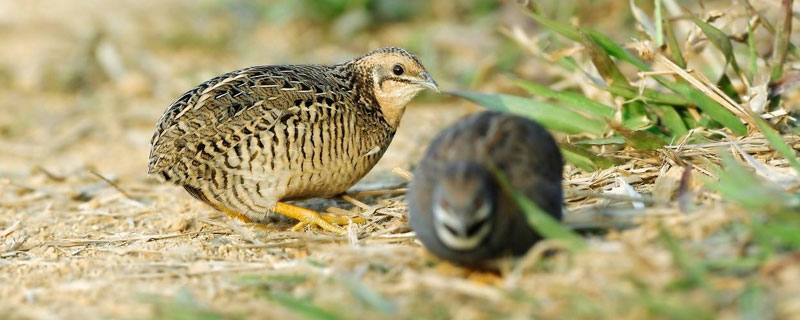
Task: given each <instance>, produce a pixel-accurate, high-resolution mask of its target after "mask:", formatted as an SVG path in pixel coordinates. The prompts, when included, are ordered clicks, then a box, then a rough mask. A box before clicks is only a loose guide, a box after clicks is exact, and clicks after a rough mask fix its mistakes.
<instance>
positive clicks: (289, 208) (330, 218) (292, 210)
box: [272, 202, 366, 234]
mask: <svg viewBox="0 0 800 320" xmlns="http://www.w3.org/2000/svg"><path fill="white" fill-rule="evenodd" d="M272 211H275V213H278V214H282V215H284V216H287V217H290V218H295V219H297V220H299V221H300V222H299V223H297V224H296V225H295V226H294V227H292V230H293V231H297V230H300V229H302V228H303V227H305V226H307V225H313V226H318V227H320V228H322V229H324V230H327V231H330V232H333V233H338V234H343V233H345V232H346V230H345V229H343V228H341V227H339V226H336V225H334V224H339V225H345V224H350V222H351V221H352V222H354V223H364V222H366V220H365V219H364V218H352V219H348V218H347V217H342V216H334V215H330V214H324V215H320V214H319V213H317V212H316V211H314V210H311V209H306V208H302V207H298V206H293V205H290V204H287V203H283V202H278V203H277V204H276V205H275V207H274V208H272Z"/></svg>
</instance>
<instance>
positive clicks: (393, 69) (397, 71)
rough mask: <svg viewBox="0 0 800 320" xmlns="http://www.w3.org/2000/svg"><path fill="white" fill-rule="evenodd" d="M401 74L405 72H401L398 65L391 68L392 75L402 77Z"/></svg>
mask: <svg viewBox="0 0 800 320" xmlns="http://www.w3.org/2000/svg"><path fill="white" fill-rule="evenodd" d="M403 72H405V70H403V66H401V65H399V64H396V65H394V67H392V73H394V75H396V76H400V75H403Z"/></svg>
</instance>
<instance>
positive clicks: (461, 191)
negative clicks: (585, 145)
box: [408, 112, 563, 267]
mask: <svg viewBox="0 0 800 320" xmlns="http://www.w3.org/2000/svg"><path fill="white" fill-rule="evenodd" d="M492 166H494V167H495V168H496V169H497V170H499V171H500V172H503V173H504V174H505V176H506V177H507V178H508V182H509V184H510V185H511V186H512V187H513V188H515V189H516V190H518V191H519V192H520V193H522V194H523V195H525V196H527V197H528V198H529V199H531V200H532V201H533V202H534V203H536V205H537V206H538V207H539V208H540V209H542V211H544V212H546V213H548V214H550V215H551V216H552V217H554V218H556V219H558V220H561V216H562V214H561V207H562V203H563V191H562V186H561V182H562V170H563V161H562V159H561V153H560V151H559V149H558V146H557V145H556V142H555V140H554V139H553V137H552V136H551V135H550V133H548V132H547V130H545V129H544V128H543V127H541V126H540V125H539V124H537V123H536V122H534V121H532V120H529V119H526V118H522V117H519V116H515V115H511V114H504V113H498V112H481V113H477V114H473V115H469V116H467V117H465V118H463V119H461V120H460V121H458V122H457V123H455V124H454V125H452V126H451V127H449V128H447V129H445V130H444V131H442V132H440V133H439V134H438V135H437V136H436V138H434V140H433V142H432V143H431V144H430V146H429V147H428V150H427V152H426V153H425V156H424V157H423V159H422V161H420V163H419V164H418V165H417V167H416V169H415V170H414V179H413V181H412V182H411V186H410V190H409V194H408V205H409V220H410V222H411V228H412V229H413V230H414V231H415V232H416V234H417V238H419V240H420V241H422V244H423V245H424V246H425V247H426V248H427V249H428V250H430V251H431V252H432V253H433V254H434V255H436V256H438V257H439V258H442V259H445V260H449V261H451V262H454V263H456V264H461V265H466V266H475V267H486V266H487V265H488V264H489V263H491V262H492V261H494V260H496V258H501V257H503V256H507V255H513V256H518V255H522V254H524V253H525V252H526V251H527V250H528V249H529V248H530V247H531V246H532V245H533V244H534V243H535V242H536V241H538V240H539V239H540V236H539V235H538V234H537V233H536V232H535V231H534V230H533V229H532V228H531V227H530V226H529V224H528V222H527V219H526V217H525V214H524V213H523V212H522V210H521V209H520V207H519V206H518V205H517V204H516V201H515V200H514V199H513V198H512V196H511V195H510V194H509V193H507V192H505V191H504V190H503V189H502V188H501V186H500V184H499V182H498V180H497V178H496V176H495V174H494V172H493V171H492V169H491V168H492Z"/></svg>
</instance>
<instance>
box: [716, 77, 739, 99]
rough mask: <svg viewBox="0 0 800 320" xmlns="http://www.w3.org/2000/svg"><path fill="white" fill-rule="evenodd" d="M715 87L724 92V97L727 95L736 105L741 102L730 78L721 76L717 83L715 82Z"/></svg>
mask: <svg viewBox="0 0 800 320" xmlns="http://www.w3.org/2000/svg"><path fill="white" fill-rule="evenodd" d="M717 87H718V88H720V90H722V92H724V93H725V94H726V95H728V97H731V99H733V101H736V102H737V103H741V102H742V98H741V97H739V92H737V91H736V88H735V87H734V86H733V83H732V82H731V78H728V75H727V74H724V73H723V74H722V77H721V78H719V81H717Z"/></svg>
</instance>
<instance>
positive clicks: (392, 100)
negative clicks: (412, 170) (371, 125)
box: [353, 47, 439, 127]
mask: <svg viewBox="0 0 800 320" xmlns="http://www.w3.org/2000/svg"><path fill="white" fill-rule="evenodd" d="M353 62H354V64H355V72H356V73H357V74H356V78H357V79H359V81H361V82H363V85H364V86H365V87H366V88H368V89H371V90H372V93H373V94H374V96H375V99H376V100H377V102H378V104H379V105H380V107H381V111H382V112H383V114H384V116H385V117H386V119H387V120H388V121H389V123H390V124H392V125H393V126H395V127H396V126H397V125H398V124H399V122H400V118H401V117H402V115H403V111H404V110H405V107H406V105H407V104H408V103H409V102H410V101H411V99H413V98H414V97H415V96H416V95H417V94H418V93H419V92H420V91H422V90H424V89H433V90H436V91H437V92H438V91H439V85H437V84H436V81H434V80H433V78H431V76H430V75H429V74H428V71H426V70H425V66H423V65H422V62H420V61H419V59H418V58H417V57H416V56H414V55H413V54H411V53H409V52H408V51H406V50H405V49H403V48H397V47H386V48H380V49H376V50H373V51H370V52H369V53H367V54H365V55H363V56H361V57H358V58H356V59H355V60H354V61H353Z"/></svg>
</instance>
